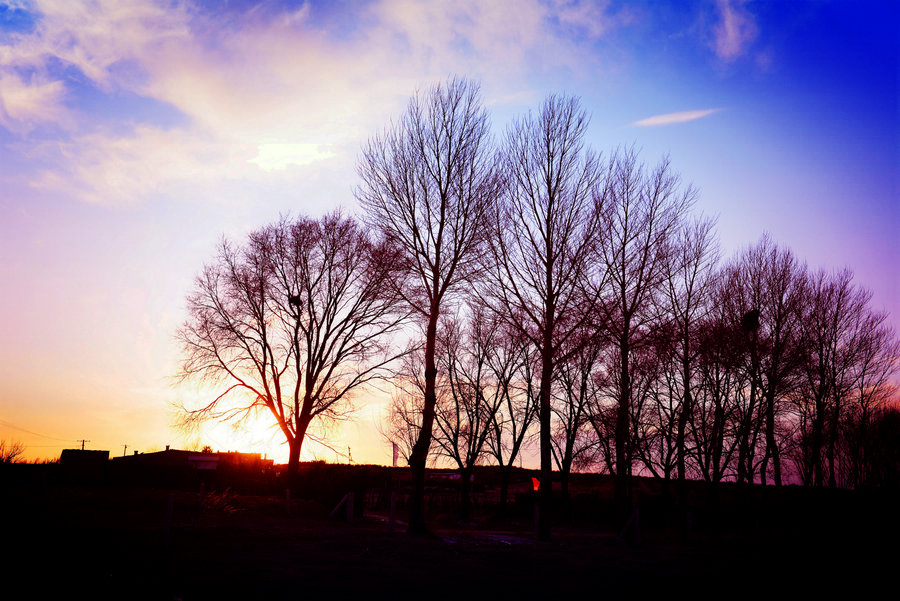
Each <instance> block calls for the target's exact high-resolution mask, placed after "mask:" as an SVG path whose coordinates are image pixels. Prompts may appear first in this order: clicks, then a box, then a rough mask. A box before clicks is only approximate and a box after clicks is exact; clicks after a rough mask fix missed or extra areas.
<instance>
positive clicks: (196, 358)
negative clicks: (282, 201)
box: [178, 213, 403, 473]
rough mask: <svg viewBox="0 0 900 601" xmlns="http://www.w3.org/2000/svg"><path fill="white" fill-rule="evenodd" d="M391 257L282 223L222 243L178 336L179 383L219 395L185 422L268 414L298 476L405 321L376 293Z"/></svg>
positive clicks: (366, 242)
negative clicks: (328, 421)
mask: <svg viewBox="0 0 900 601" xmlns="http://www.w3.org/2000/svg"><path fill="white" fill-rule="evenodd" d="M392 264H393V257H392V251H391V249H390V248H389V247H388V246H386V245H384V244H376V243H375V242H373V241H372V240H371V239H370V238H369V236H368V235H367V233H366V232H365V231H364V230H363V229H362V228H361V227H360V226H359V225H358V224H357V223H356V222H355V221H354V220H352V219H349V218H345V217H342V216H340V215H339V214H337V213H334V214H331V215H327V216H325V217H323V218H321V219H319V220H314V219H310V218H306V217H300V218H297V219H288V218H283V219H281V220H280V221H279V222H277V223H275V224H272V225H270V226H267V227H265V228H262V229H261V230H258V231H256V232H254V233H252V234H250V236H249V238H248V240H247V241H246V242H245V243H244V244H240V245H236V244H233V243H231V242H228V241H227V240H226V241H223V242H222V245H221V247H220V248H219V253H218V256H217V257H216V258H215V260H214V261H213V262H212V263H210V264H209V265H207V266H206V267H205V268H204V270H203V273H202V274H201V275H200V276H199V277H198V278H197V280H196V283H195V286H194V291H193V292H192V293H191V295H190V296H189V297H188V319H187V321H186V322H185V324H184V326H183V327H182V328H181V330H180V331H179V333H178V337H179V339H180V340H181V343H182V347H183V354H184V360H183V362H182V366H181V371H180V374H179V376H180V378H181V380H182V381H185V380H195V381H199V382H202V383H204V384H207V385H210V386H212V387H214V388H216V389H217V394H216V396H215V397H214V398H213V399H212V400H211V401H210V402H208V403H207V404H205V405H204V406H202V407H196V408H185V414H184V419H185V421H186V422H187V423H194V422H197V421H198V420H202V419H220V420H227V419H232V418H241V417H243V416H247V415H249V414H252V413H254V412H255V411H257V410H262V411H265V412H268V413H269V414H270V415H271V416H272V418H274V421H275V423H276V424H277V426H278V427H279V429H280V430H281V432H282V434H283V435H284V437H285V440H286V442H287V443H288V446H289V448H290V456H289V459H288V471H289V472H290V473H296V471H297V468H298V465H299V460H300V451H301V448H302V445H303V441H304V438H305V436H306V434H307V430H308V428H309V426H310V424H311V423H312V422H313V421H314V420H316V419H323V418H335V417H340V416H342V414H343V412H344V411H345V410H346V408H347V401H348V400H349V399H350V396H351V395H352V393H353V392H354V391H355V390H356V389H357V388H359V387H360V386H362V385H364V384H365V383H367V382H369V381H371V380H372V379H373V378H376V377H379V376H380V375H381V372H382V368H383V367H385V365H386V364H387V363H388V362H390V360H391V359H392V358H393V354H392V353H390V352H389V346H388V344H387V342H386V338H385V335H386V334H388V333H390V332H391V331H392V330H394V329H395V328H397V327H398V325H399V324H400V322H401V320H402V318H403V315H401V314H398V313H396V311H395V308H396V303H395V299H393V298H392V297H391V296H390V295H389V294H385V290H386V289H387V288H386V282H387V281H389V280H390V279H391V275H390V269H391V265H392Z"/></svg>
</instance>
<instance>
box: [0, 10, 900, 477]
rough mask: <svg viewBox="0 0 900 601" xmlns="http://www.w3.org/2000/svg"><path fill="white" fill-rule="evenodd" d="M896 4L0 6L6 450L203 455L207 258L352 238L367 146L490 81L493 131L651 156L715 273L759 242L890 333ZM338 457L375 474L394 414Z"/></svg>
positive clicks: (212, 437)
mask: <svg viewBox="0 0 900 601" xmlns="http://www.w3.org/2000/svg"><path fill="white" fill-rule="evenodd" d="M898 33H900V4H898V3H897V2H892V1H886V2H870V1H866V0H862V1H852V2H851V1H849V0H846V1H834V2H830V1H827V0H814V1H809V2H807V1H804V0H793V1H790V2H789V1H786V0H785V1H780V2H779V1H765V2H752V1H746V2H741V1H738V0H718V1H713V0H702V1H696V2H690V1H688V2H671V3H667V2H662V1H647V2H615V1H608V2H605V1H597V2H589V1H577V0H506V1H503V2H500V1H498V2H485V1H484V0H451V1H440V0H436V1H432V2H426V1H422V2H419V1H415V0H370V1H349V0H348V1H340V0H338V1H309V2H278V1H271V2H260V3H256V2H247V1H235V2H228V1H209V2H192V1H183V2H182V1H165V2H155V1H150V0H135V1H129V0H84V1H76V0H47V1H45V0H35V1H31V0H12V1H10V0H0V439H5V440H18V441H21V442H22V443H23V444H25V445H26V454H25V457H26V458H28V459H36V458H45V457H46V458H54V457H58V456H59V452H60V450H61V449H62V448H77V447H79V446H80V445H81V444H82V443H81V442H80V441H81V440H82V439H83V440H86V441H88V442H85V443H84V444H85V448H91V449H105V450H109V451H110V452H111V454H112V455H117V454H122V453H126V452H127V453H129V454H130V453H131V452H132V451H134V450H138V451H145V452H146V451H152V450H159V449H161V448H164V447H165V445H171V446H172V447H173V448H184V447H188V446H196V445H198V444H209V445H210V446H212V447H213V448H214V449H217V450H248V451H255V452H264V453H267V455H268V456H269V457H275V458H276V459H277V460H284V459H286V456H287V449H286V446H285V445H279V444H278V443H277V437H274V436H273V434H272V433H271V431H269V430H267V429H266V428H265V424H264V423H262V422H260V423H259V424H257V425H255V426H253V427H250V428H248V429H247V431H238V432H235V431H234V430H233V429H232V428H229V427H227V426H223V425H219V426H215V427H213V426H212V425H210V426H209V427H207V428H206V429H205V430H203V431H202V432H200V433H193V434H185V433H183V432H180V431H179V430H177V429H175V428H174V427H173V423H174V422H175V417H176V415H175V411H174V409H173V407H174V406H175V405H177V404H178V403H179V402H188V403H190V402H191V401H196V400H198V399H202V398H204V397H203V394H204V391H201V390H198V389H196V388H195V387H191V386H184V385H182V386H177V385H175V381H174V378H173V376H174V374H176V373H177V371H178V366H179V360H180V349H179V346H178V344H177V342H176V340H175V332H176V330H177V329H178V327H179V326H180V325H181V324H182V323H183V322H184V320H185V317H186V313H185V308H186V300H185V299H186V297H187V295H188V293H189V292H190V290H191V287H192V283H193V280H194V278H195V277H196V275H197V274H198V273H199V272H200V270H201V269H202V267H203V265H204V263H206V262H208V261H209V260H211V259H212V257H213V255H214V251H215V245H216V243H217V242H218V241H220V240H221V239H222V237H223V236H226V237H228V238H229V239H232V240H241V239H242V237H244V236H245V235H246V234H247V233H249V232H251V231H253V230H254V229H256V228H259V227H260V226H263V225H265V224H267V223H269V222H272V221H274V220H275V219H277V218H278V217H279V215H282V214H295V215H296V214H306V215H310V216H319V215H322V214H324V213H327V212H330V211H332V210H334V209H335V208H341V209H342V210H343V211H344V212H345V213H346V214H349V215H354V214H359V209H358V207H357V205H356V202H355V200H354V195H353V189H354V186H356V185H357V184H358V176H357V174H356V162H357V157H358V156H359V152H360V148H361V145H362V144H364V143H365V141H366V140H367V139H369V138H370V137H371V136H373V135H375V134H377V133H378V132H380V131H383V130H384V128H385V127H387V126H389V124H390V123H391V119H396V118H397V117H398V116H399V115H400V114H401V113H402V111H403V110H404V108H405V106H406V104H407V102H408V101H409V98H410V97H411V96H412V95H413V94H415V93H416V91H417V90H424V89H427V88H428V87H429V86H431V85H433V84H434V83H437V82H441V81H445V80H446V79H447V78H449V77H451V76H454V75H459V76H465V77H469V78H472V79H475V80H477V81H479V82H480V83H481V88H482V95H483V99H484V102H485V105H486V106H487V108H488V110H489V111H490V114H491V118H492V123H493V128H494V132H495V134H496V135H498V136H499V135H502V132H503V131H504V128H505V127H506V125H507V124H508V123H509V122H510V121H511V120H512V119H514V118H516V117H518V116H521V115H523V114H525V113H526V112H527V111H528V110H536V109H537V108H538V106H539V105H540V103H541V101H542V100H543V99H544V98H545V97H546V96H547V95H548V94H550V93H562V94H570V95H575V96H578V97H580V99H581V102H582V104H583V106H584V108H585V109H586V110H587V111H588V112H589V113H590V114H591V117H592V118H591V123H590V127H589V130H588V137H589V140H588V141H589V143H590V145H591V146H592V147H593V148H594V149H595V150H597V151H600V152H602V153H603V154H604V155H606V156H609V154H610V153H612V152H614V151H615V149H616V148H620V147H625V146H634V147H635V148H637V149H639V150H640V152H641V158H642V160H644V161H645V162H647V163H649V164H653V163H656V162H657V161H659V160H661V159H662V158H663V157H665V156H667V157H668V159H669V160H670V162H671V165H672V167H673V168H674V170H676V171H677V172H678V173H680V174H681V177H682V178H683V180H684V181H685V182H686V183H688V182H689V183H692V184H693V185H694V186H696V187H697V188H698V189H699V190H700V198H699V201H698V203H697V207H696V209H697V212H698V213H703V214H706V215H710V216H714V217H717V219H718V233H719V237H720V244H721V247H722V250H723V252H724V254H725V256H726V257H727V256H729V255H731V254H732V253H734V252H736V251H739V250H740V249H741V248H743V247H745V246H746V245H749V244H752V243H754V242H755V241H757V240H758V239H759V238H760V236H761V235H762V234H763V232H769V233H770V234H771V236H772V238H773V239H774V240H775V241H776V242H778V243H779V244H781V245H784V246H787V247H790V248H791V249H792V250H793V252H794V253H795V254H796V255H797V256H798V257H799V258H800V259H801V260H804V261H806V262H807V263H808V264H809V266H810V267H811V268H813V269H819V268H822V269H829V270H836V269H840V268H842V267H844V266H849V267H851V268H852V269H853V270H854V272H855V275H856V278H855V281H856V283H857V284H859V285H861V286H864V287H866V288H868V289H870V290H871V291H872V294H873V297H872V305H873V306H874V307H875V308H876V309H879V310H885V311H888V312H889V313H890V314H891V317H890V320H891V323H893V324H894V327H895V328H897V326H898V324H900V319H898V316H900V294H898V292H900V289H898V280H900V244H898V241H897V236H898V233H900V194H898V184H897V174H898V173H900V123H898V96H900V94H898V69H900V66H898V54H900V52H898V44H900V42H898V40H900V35H898ZM357 405H358V413H357V417H356V420H355V421H354V422H352V423H349V424H346V425H344V426H343V427H342V428H339V429H338V430H335V431H333V432H332V433H331V440H332V444H331V447H332V448H328V447H326V446H323V445H319V444H315V443H313V444H309V445H306V452H305V453H304V459H312V458H317V459H325V460H328V461H346V460H348V458H347V447H349V450H350V453H351V454H352V455H353V459H354V460H355V461H357V462H366V463H389V462H390V461H391V448H390V446H389V445H388V444H387V443H386V442H385V441H384V440H383V439H382V437H381V436H380V434H379V433H378V428H377V424H378V422H379V420H380V419H381V416H382V415H383V412H384V403H383V398H382V397H379V396H377V395H368V396H367V395H361V396H360V397H359V398H358V399H357Z"/></svg>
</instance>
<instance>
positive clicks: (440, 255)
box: [356, 79, 497, 533]
mask: <svg viewBox="0 0 900 601" xmlns="http://www.w3.org/2000/svg"><path fill="white" fill-rule="evenodd" d="M357 170H358V172H359V176H360V178H361V180H362V183H361V184H360V186H359V187H358V188H357V190H356V197H357V199H358V200H359V202H360V204H361V205H362V206H363V208H364V209H365V210H366V217H365V219H366V221H367V223H369V224H370V225H371V226H372V227H374V228H375V229H377V230H378V231H380V232H382V233H383V234H384V235H385V236H386V237H387V238H388V239H389V240H390V241H391V243H392V244H394V245H396V246H397V247H399V248H400V249H401V250H402V253H401V255H400V256H399V257H398V264H397V266H396V267H397V271H398V272H402V273H403V274H404V275H405V277H402V278H400V277H398V278H397V280H395V281H396V282H397V283H398V286H397V290H398V292H399V293H400V294H401V295H402V297H403V299H404V300H405V301H406V303H407V304H408V305H409V306H410V307H411V308H412V310H413V311H414V312H415V313H416V314H418V315H419V317H420V318H421V319H422V320H423V321H424V322H425V357H424V402H423V405H422V422H421V428H420V429H419V435H418V439H417V440H416V444H415V445H414V447H413V449H412V453H411V454H410V458H409V463H410V467H411V468H412V474H413V495H412V498H411V500H410V520H409V531H410V532H412V533H421V532H425V531H426V530H427V528H426V524H425V508H424V496H425V462H426V458H427V456H428V451H429V448H430V447H431V439H432V428H433V425H434V416H435V403H436V399H437V397H436V389H435V385H436V381H437V367H436V364H435V350H436V339H437V327H438V319H439V317H440V315H441V312H442V310H444V309H445V304H446V301H447V299H448V297H449V296H451V295H452V294H453V293H454V292H455V291H457V290H458V289H459V288H460V286H461V285H462V284H463V283H464V282H466V281H467V280H468V279H469V278H470V277H471V276H473V274H474V273H475V272H477V271H478V270H480V269H481V268H482V245H483V244H482V243H483V242H484V238H485V227H484V218H485V214H486V211H487V208H488V206H489V205H490V203H491V202H492V201H493V200H494V198H495V193H496V188H497V186H496V177H495V175H494V163H493V150H492V147H491V141H490V133H489V123H488V117H487V113H486V112H485V110H484V108H483V107H482V104H481V98H480V93H479V86H478V85H477V84H475V83H474V82H471V81H468V80H465V79H452V80H450V81H448V82H447V83H446V84H438V85H436V86H434V87H432V88H431V89H430V90H428V91H427V92H425V93H421V94H417V95H416V96H415V97H413V98H412V99H411V100H410V102H409V105H408V106H407V109H406V112H405V113H404V114H403V116H402V117H401V118H400V120H399V121H397V122H396V123H394V124H393V125H392V126H391V127H389V128H388V129H387V130H385V132H384V133H383V134H381V135H378V136H375V137H374V138H372V139H371V140H369V142H368V143H367V144H366V145H365V146H364V147H363V150H362V155H361V157H360V161H359V164H358V167H357Z"/></svg>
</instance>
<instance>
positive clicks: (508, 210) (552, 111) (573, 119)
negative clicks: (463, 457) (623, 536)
mask: <svg viewBox="0 0 900 601" xmlns="http://www.w3.org/2000/svg"><path fill="white" fill-rule="evenodd" d="M587 122H588V120H587V115H586V114H585V112H584V110H583V109H582V108H581V106H580V104H579V102H578V100H577V99H575V98H565V97H561V96H550V97H548V98H547V99H546V100H545V101H544V103H543V104H542V105H541V108H540V110H539V111H538V113H537V114H536V115H535V114H531V113H529V114H528V115H527V116H525V117H524V118H522V119H519V120H518V121H516V122H514V123H513V124H512V125H511V126H510V127H509V129H508V130H507V133H506V143H505V147H504V152H503V158H502V170H503V173H504V175H505V186H504V188H503V195H502V201H501V202H499V203H497V207H496V211H494V213H493V219H492V223H493V226H494V232H493V234H492V236H491V238H490V240H491V250H492V253H493V260H492V263H491V265H492V269H491V271H490V277H489V278H488V282H489V286H488V287H486V290H485V295H487V296H490V297H491V301H492V302H493V304H494V307H495V309H496V311H497V313H498V315H502V316H505V317H506V319H508V321H509V324H510V325H511V326H513V327H515V328H517V329H518V330H519V331H520V332H521V333H522V335H524V336H525V337H526V338H528V340H529V341H530V342H531V344H532V345H534V347H535V349H537V352H538V353H539V354H540V358H541V374H540V408H539V414H538V415H539V418H538V419H539V424H540V456H541V486H540V490H539V501H538V502H539V512H538V537H539V538H540V539H542V540H546V539H548V538H549V536H550V509H551V500H552V476H553V462H552V455H551V453H552V446H551V444H552V443H551V436H552V433H551V386H552V381H553V377H554V372H555V366H556V364H557V363H558V362H559V361H560V360H561V359H562V356H561V351H562V349H564V348H566V346H565V345H566V343H567V341H568V339H569V338H571V337H572V336H573V335H575V333H576V332H578V331H580V330H581V328H582V327H583V325H584V323H585V322H586V320H587V319H588V316H589V315H590V314H591V309H592V305H593V304H594V303H595V302H596V292H592V290H591V286H590V285H589V284H593V285H594V289H595V290H599V289H600V286H599V283H598V282H596V281H592V280H597V279H598V278H599V277H600V273H602V272H600V271H599V270H597V269H596V263H594V262H593V261H590V260H589V259H590V256H591V251H592V247H593V245H594V244H595V243H596V234H597V231H598V225H597V217H598V211H597V203H598V202H599V201H600V183H601V180H602V170H601V168H600V161H599V158H598V157H597V155H595V154H594V153H593V152H591V151H590V150H588V149H586V148H585V146H584V141H583V140H584V134H585V130H586V128H587Z"/></svg>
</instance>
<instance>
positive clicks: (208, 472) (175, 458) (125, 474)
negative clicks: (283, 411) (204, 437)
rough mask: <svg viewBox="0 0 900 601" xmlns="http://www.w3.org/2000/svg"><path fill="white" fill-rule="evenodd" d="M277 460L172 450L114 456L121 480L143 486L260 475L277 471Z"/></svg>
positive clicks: (118, 476) (116, 471)
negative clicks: (238, 475)
mask: <svg viewBox="0 0 900 601" xmlns="http://www.w3.org/2000/svg"><path fill="white" fill-rule="evenodd" d="M274 464H275V462H274V460H272V459H265V458H264V457H263V456H262V454H261V453H238V452H233V451H229V452H227V453H212V452H198V451H184V450H181V449H170V448H169V447H168V446H166V450H165V451H157V452H155V453H138V452H137V451H135V452H134V454H133V455H125V456H123V457H113V459H112V466H113V470H114V474H115V476H116V478H117V479H118V480H121V481H126V482H131V483H132V484H143V485H175V486H177V485H185V484H190V483H192V482H193V483H196V482H197V480H199V481H200V482H211V481H213V480H217V479H221V478H222V477H225V478H226V479H227V478H229V477H231V476H234V475H236V474H239V473H240V474H243V475H244V476H251V477H252V476H259V475H263V474H268V473H271V472H272V471H273V470H274Z"/></svg>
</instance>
